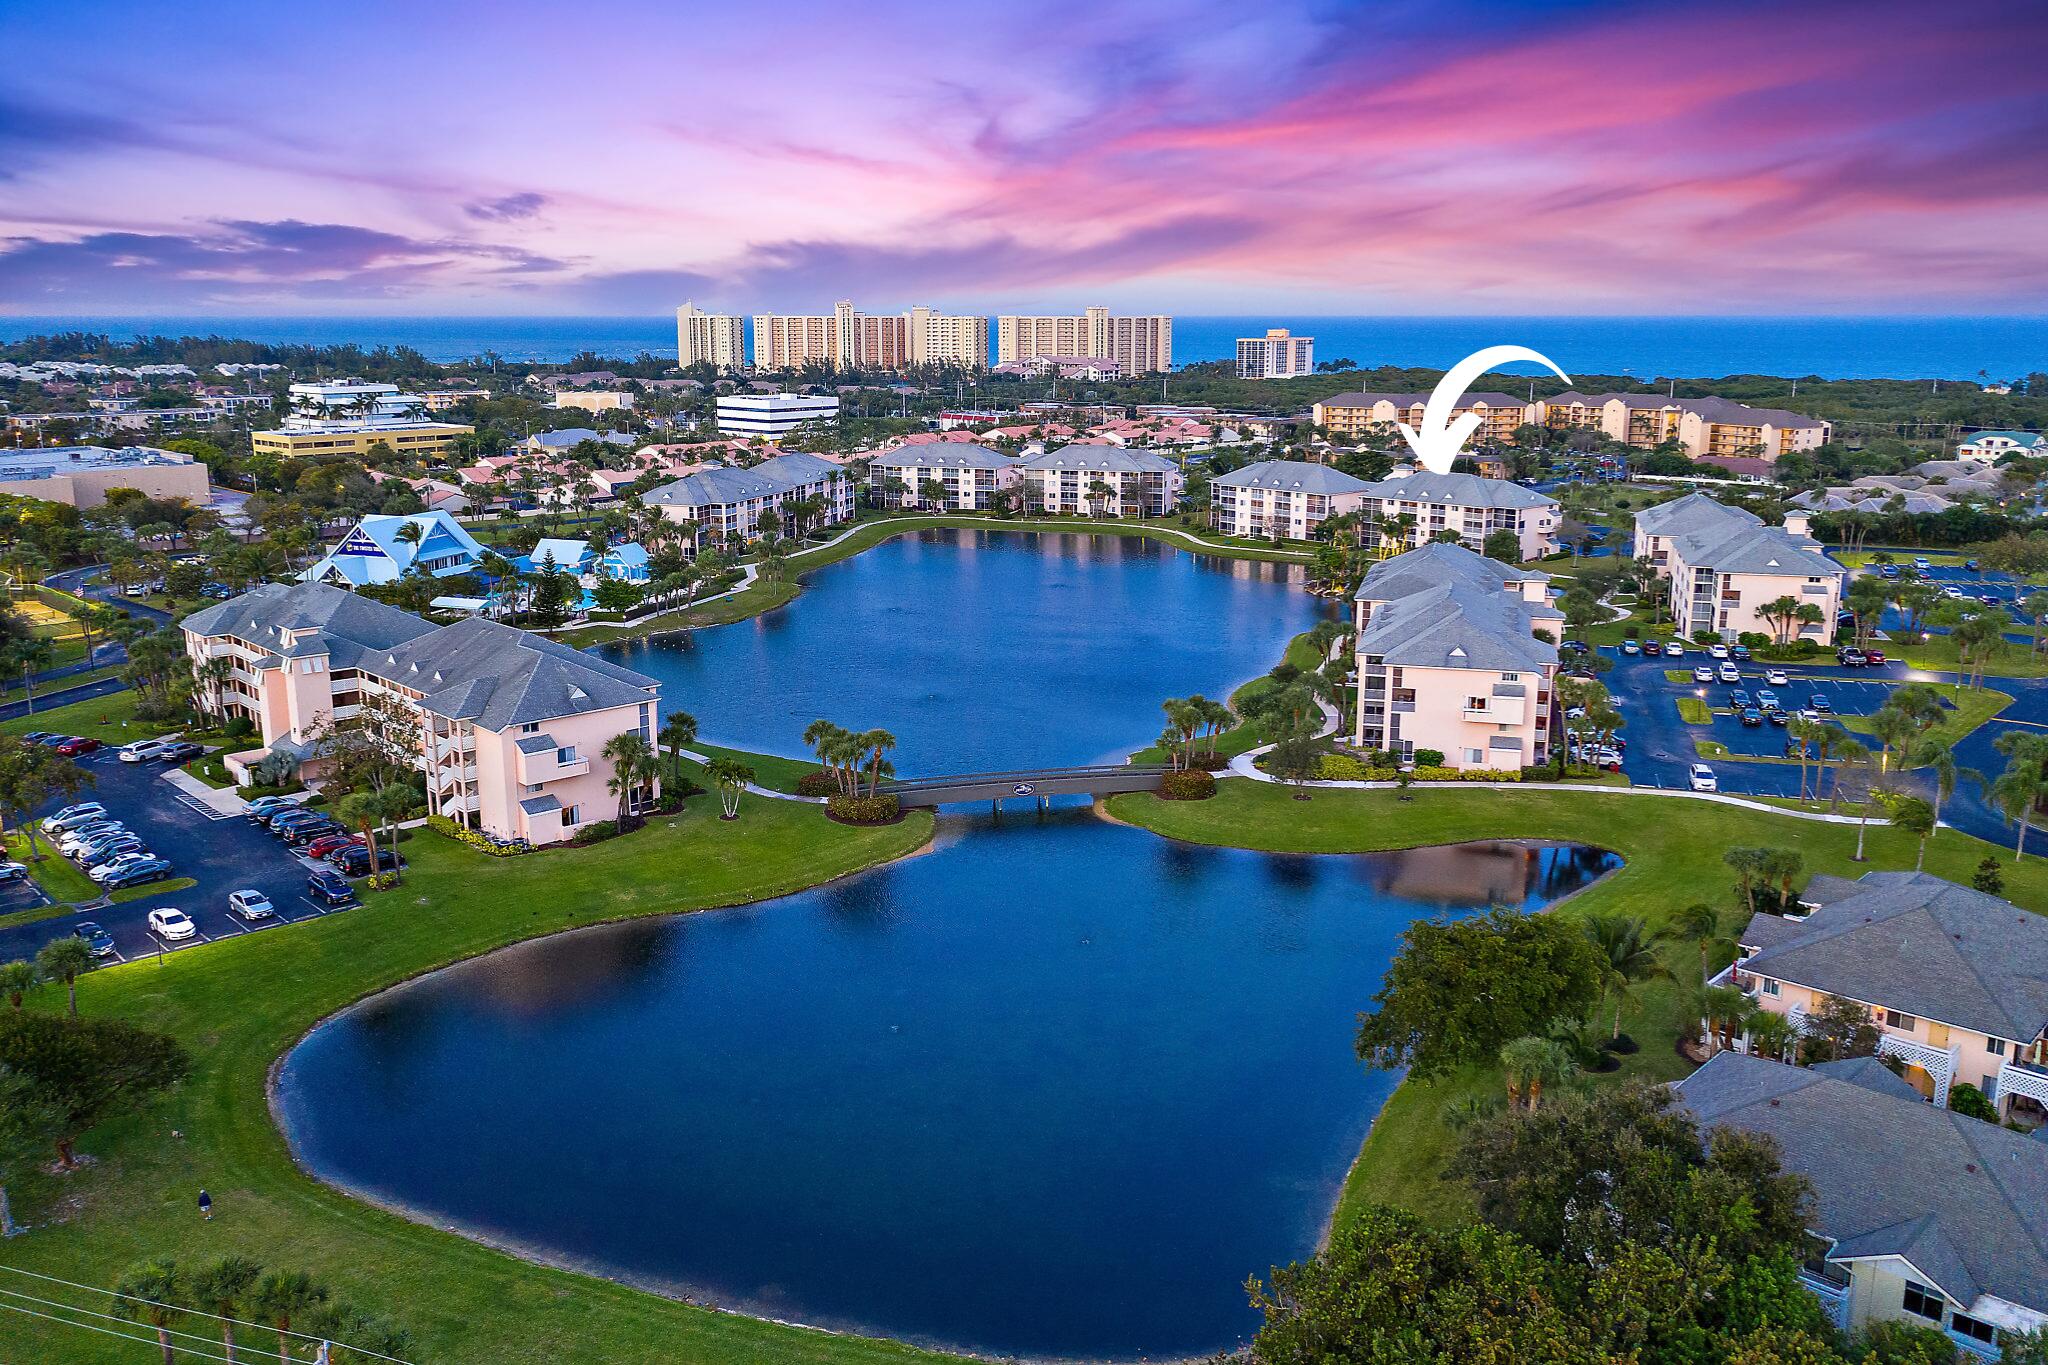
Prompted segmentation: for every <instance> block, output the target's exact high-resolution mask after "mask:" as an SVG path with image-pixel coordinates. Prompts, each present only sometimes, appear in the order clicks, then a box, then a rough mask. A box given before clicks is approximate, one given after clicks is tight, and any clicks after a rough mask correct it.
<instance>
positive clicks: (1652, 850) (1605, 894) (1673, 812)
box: [1109, 778, 2048, 1222]
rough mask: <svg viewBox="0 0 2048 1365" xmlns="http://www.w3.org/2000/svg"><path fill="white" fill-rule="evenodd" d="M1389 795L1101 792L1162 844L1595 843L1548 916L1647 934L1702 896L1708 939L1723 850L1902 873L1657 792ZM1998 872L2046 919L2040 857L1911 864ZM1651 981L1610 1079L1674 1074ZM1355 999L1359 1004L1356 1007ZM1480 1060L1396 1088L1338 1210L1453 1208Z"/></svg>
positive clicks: (1887, 853)
mask: <svg viewBox="0 0 2048 1365" xmlns="http://www.w3.org/2000/svg"><path fill="white" fill-rule="evenodd" d="M1413 798H1414V799H1413V800H1411V801H1407V802H1403V801H1400V800H1399V799H1398V798H1397V796H1396V795H1395V794H1394V793H1392V792H1356V791H1319V792H1316V793H1315V794H1314V797H1313V799H1311V800H1309V801H1295V800H1293V799H1292V798H1291V796H1290V795H1289V794H1288V793H1287V792H1286V791H1285V790H1283V789H1282V788H1280V787H1278V786H1273V785H1268V784H1264V783H1255V782H1250V781H1247V780H1244V779H1242V778H1237V779H1232V780H1229V781H1226V782H1224V783H1222V784H1221V786H1220V788H1219V790H1218V793H1217V795H1216V797H1215V798H1214V799H1213V800H1210V801H1202V802H1192V801H1191V802H1167V801H1161V800H1159V799H1158V798H1157V797H1155V796H1152V795H1150V794H1149V793H1136V794H1132V795H1126V796H1117V797H1112V798H1111V799H1110V801H1109V809H1110V813H1111V814H1113V815H1114V816H1116V818H1118V819H1120V820H1125V821H1128V822H1130V823H1131V824H1135V825H1140V826H1143V827H1145V828H1147V829H1151V830H1153V831H1155V832H1157V833H1160V834H1164V835H1167V836H1169V837H1172V838H1178V839H1186V840H1190V841H1192V842H1195V843H1204V844H1224V845H1231V846H1236V847H1241V848H1259V849H1268V850H1273V851H1277V852H1301V853H1346V852H1362V851H1366V850H1371V849H1386V848H1408V847H1414V846H1416V845H1423V844H1441V843H1456V842H1460V841H1464V840H1474V839H1511V838H1527V839H1558V840H1572V841H1579V842H1586V843H1594V844H1598V845H1600V846H1602V847H1605V848H1609V849H1612V850H1614V851H1615V852H1617V853H1619V854H1621V855H1622V857H1623V858H1625V859H1626V860H1627V866H1626V867H1625V868H1623V869H1622V870H1621V871H1620V872H1617V873H1616V874H1614V875H1613V876H1611V877H1609V878H1607V879H1606V880H1604V881H1602V882H1600V883H1599V884H1598V885H1596V886H1593V887H1591V888H1589V889H1587V890H1586V891H1585V892H1583V893H1582V894H1580V895H1578V896H1575V897H1573V898H1572V899H1570V900H1569V901H1567V902H1565V904H1564V905H1563V906H1562V907H1561V909H1560V913H1564V914H1572V915H1579V914H1591V913H1595V912H1611V913H1621V914H1630V915H1640V916H1642V917H1643V918H1644V919H1645V920H1647V921H1648V922H1649V923H1650V924H1651V925H1652V926H1656V925H1661V924H1663V923H1666V922H1667V921H1668V919H1669V917H1670V916H1671V914H1672V912H1673V911H1675V910H1677V909H1679V908H1681V907H1683V906H1685V905H1687V904H1690V903H1691V902H1693V901H1694V900H1704V901H1707V902H1708V903H1709V904H1712V905H1714V906H1715V907H1716V908H1717V909H1718V910H1719V911H1720V912H1721V928H1722V932H1723V933H1724V934H1726V933H1733V932H1734V931H1735V930H1736V929H1737V928H1739V927H1740V925H1741V924H1742V923H1743V921H1744V919H1745V918H1746V915H1745V912H1744V911H1743V910H1742V909H1741V907H1740V906H1739V905H1738V904H1737V900H1738V897H1737V894H1736V891H1735V887H1734V877H1733V874H1732V873H1730V872H1729V870H1728V869H1727V867H1726V866H1725V865H1723V863H1722V862H1721V853H1722V851H1723V850H1724V849H1727V848H1731V847H1736V846H1745V845H1747V846H1773V847H1781V848H1793V849H1797V850H1798V851H1799V852H1800V853H1801V854H1803V855H1804V856H1805V859H1806V871H1807V872H1809V873H1812V872H1833V873H1837V874H1840V875H1843V876H1849V877H1854V876H1860V875H1861V874H1862V873H1864V872H1867V871H1872V870H1897V869H1903V868H1910V867H1912V865H1913V854H1914V841H1913V840H1912V838H1911V837H1910V836H1907V835H1905V834H1902V833H1899V832H1897V831H1895V830H1892V829H1890V828H1888V827H1886V826H1882V825H1875V824H1873V825H1872V826H1870V828H1869V830H1868V831H1867V838H1868V851H1869V854H1870V860H1869V861H1868V862H1866V863H1863V864H1857V863H1855V862H1853V861H1852V860H1851V858H1852V854H1853V853H1854V851H1855V847H1856V833H1857V831H1856V828H1855V826H1853V825H1830V824H1821V823H1818V822H1815V821H1806V820H1795V819H1791V818H1789V817H1781V816H1775V815H1767V814H1764V813H1762V812H1758V811H1750V810H1744V809H1741V808H1739V807H1733V806H1722V805H1716V804H1712V803H1709V802H1704V801H1702V802H1689V803H1686V804H1685V805H1683V806H1679V805H1678V804H1677V802H1676V801H1675V800H1674V799H1673V798H1666V797H1632V796H1608V795H1598V796H1596V795H1592V794H1590V793H1581V792H1571V791H1558V790H1527V791H1515V792H1468V791H1458V790H1455V789H1451V790H1446V789H1442V788H1435V789H1426V788H1417V789H1415V791H1414V792H1413ZM1987 855H1989V856H1997V857H1999V860H2000V861H2001V862H2002V863H2006V864H2007V866H2006V869H2005V881H2006V894H2007V896H2008V897H2010V898H2011V899H2012V900H2014V901H2015V902H2017V903H2018V904H2020V905H2024V906H2026V907H2028V908H2029V909H2033V910H2037V911H2043V910H2048V861H2042V860H2035V859H2030V860H2028V861H2027V862H2024V863H2018V864H2012V863H2011V862H2010V854H2009V851H2005V850H2000V849H1997V848H1995V847H1993V846H1992V845H1990V844H1986V843H1984V842H1983V841H1981V840H1978V839H1973V838H1970V837H1969V836H1968V835H1964V834H1959V833H1957V832H1956V831H1954V830H1944V831H1942V832H1941V834H1940V835H1939V836H1937V837H1936V838H1934V839H1932V840H1930V841H1929V843H1928V845H1927V870H1928V871H1929V872H1932V873H1935V874H1936V875H1938V876H1943V877H1948V878H1950V879H1952V880H1955V881H1959V882H1962V883H1965V884H1967V883H1968V882H1969V880H1970V874H1971V873H1972V871H1973V870H1974V869H1975V868H1976V866H1977V863H1978V861H1979V860H1980V859H1982V858H1984V857H1986V856H1987ZM1665 959H1666V965H1667V966H1668V967H1669V968H1670V969H1671V971H1672V973H1673V974H1674V975H1675V976H1677V977H1678V978H1680V980H1682V981H1685V982H1693V981H1697V980H1698V979H1699V978H1700V959H1699V953H1698V950H1697V949H1696V947H1695V946H1694V945H1692V944H1689V943H1686V944H1680V943H1673V944H1670V945H1668V946H1667V948H1666V950H1665ZM1685 989H1689V987H1688V988H1681V987H1679V986H1678V985H1675V984H1669V983H1664V984H1659V985H1656V986H1653V987H1651V988H1648V989H1646V990H1644V991H1643V992H1642V1002H1641V1007H1640V1010H1639V1011H1638V1012H1637V1013H1635V1014H1633V1015H1628V1016H1624V1021H1623V1022H1624V1027H1625V1028H1626V1029H1627V1030H1628V1031H1629V1032H1630V1033H1631V1034H1632V1035H1633V1036H1634V1037H1635V1038H1636V1039H1637V1040H1638V1041H1639V1042H1640V1043H1641V1044H1642V1050H1641V1051H1640V1052H1637V1053H1636V1054H1635V1055H1633V1056H1631V1057H1628V1058H1625V1059H1624V1063H1623V1067H1622V1069H1621V1070H1620V1071H1618V1072H1614V1073H1610V1075H1612V1076H1617V1077H1619V1076H1648V1077H1655V1078H1659V1079H1671V1078H1674V1077H1676V1076H1679V1075H1682V1074H1684V1072H1685V1071H1686V1069H1687V1067H1686V1064H1685V1062H1684V1061H1683V1060H1682V1059H1681V1058H1680V1057H1679V1056H1678V1055H1677V1053H1676V1052H1675V1051H1674V1044H1675V1041H1676V1038H1677V1035H1678V1030H1679V1028H1680V1027H1681V1021H1682V1018H1683V1015H1684V1012H1685V1009H1684V1005H1683V1003H1682V1001H1683V991H1684V990H1685ZM1366 1003H1367V1001H1366V1000H1365V999H1364V998H1363V997H1361V999H1360V1001H1359V1004H1360V1005H1361V1006H1363V1005H1365V1004H1366ZM1498 1084H1499V1076H1498V1073H1497V1072H1496V1071H1495V1069H1494V1068H1492V1067H1479V1066H1475V1067H1473V1068H1471V1069H1470V1070H1468V1071H1467V1072H1465V1073H1463V1074H1461V1075H1458V1076H1455V1077H1450V1078H1446V1079H1443V1080H1438V1081H1433V1082H1431V1083H1428V1084H1422V1083H1418V1082H1408V1083H1405V1084H1403V1085H1402V1086H1401V1087H1400V1088H1399V1089H1398V1090H1397V1091H1396V1092H1395V1093H1394V1096H1393V1098H1392V1099H1391V1100H1389V1101H1388V1103H1387V1106H1386V1108H1385V1109H1384V1110H1383V1111H1382V1112H1381V1114H1380V1116H1379V1117H1378V1119H1376V1120H1375V1121H1374V1123H1373V1126H1372V1131H1371V1133H1370V1135H1369V1136H1368V1137H1367V1139H1366V1142H1365V1146H1364V1148H1363V1150H1362V1151H1361V1152H1360V1153H1359V1159H1358V1163H1357V1165H1356V1166H1355V1167H1354V1168H1353V1170H1352V1172H1351V1176H1350V1179H1349V1180H1348V1181H1347V1183H1346V1186H1345V1193H1344V1200H1343V1204H1342V1206H1341V1207H1340V1210H1339V1216H1340V1217H1341V1216H1345V1214H1346V1213H1347V1211H1355V1210H1356V1209H1357V1207H1358V1206H1359V1205H1360V1204H1361V1203H1364V1202H1368V1201H1377V1202H1383V1203H1391V1204H1398V1205H1402V1206H1404V1207H1407V1208H1411V1209H1414V1210H1416V1211H1417V1212H1419V1213H1421V1214H1423V1215H1424V1216H1425V1217H1428V1218H1431V1219H1435V1220H1438V1221H1445V1222H1448V1221H1452V1220H1454V1219H1456V1218H1458V1217H1460V1216H1462V1215H1463V1214H1464V1213H1466V1212H1467V1211H1468V1210H1469V1206H1468V1204H1467V1202H1466V1196H1464V1195H1463V1194H1462V1193H1460V1192H1459V1190H1458V1187H1456V1186H1454V1185H1449V1184H1446V1183H1444V1182H1443V1180H1442V1179H1441V1177H1442V1175H1443V1172H1444V1169H1445V1164H1446V1162H1447V1160H1448V1158H1449V1156H1450V1153H1451V1151H1452V1149H1453V1146H1454V1138H1453V1135H1452V1134H1451V1133H1450V1131H1449V1130H1448V1129H1446V1128H1445V1127H1444V1126H1443V1124H1442V1122H1441V1114H1442V1110H1443V1106H1444V1105H1445V1103H1446V1102H1448V1101H1449V1100H1451V1099H1454V1098H1456V1097H1458V1096H1460V1095H1463V1094H1470V1093H1478V1092H1481V1091H1485V1090H1490V1089H1492V1088H1494V1087H1497V1086H1498Z"/></svg>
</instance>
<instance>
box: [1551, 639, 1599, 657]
mask: <svg viewBox="0 0 2048 1365" xmlns="http://www.w3.org/2000/svg"><path fill="white" fill-rule="evenodd" d="M1558 648H1559V649H1561V650H1563V651H1564V652H1565V653H1567V654H1584V653H1585V652H1586V651H1588V650H1590V649H1591V648H1592V646H1591V645H1589V644H1587V643H1586V642H1585V641H1584V640H1566V641H1565V642H1564V643H1563V644H1561V645H1559V646H1558Z"/></svg>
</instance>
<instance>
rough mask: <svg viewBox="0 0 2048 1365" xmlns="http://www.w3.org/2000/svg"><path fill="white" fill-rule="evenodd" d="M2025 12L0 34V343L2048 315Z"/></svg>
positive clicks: (201, 21) (327, 9) (1039, 11)
mask: <svg viewBox="0 0 2048 1365" xmlns="http://www.w3.org/2000/svg"><path fill="white" fill-rule="evenodd" d="M2043 24H2044V3H2043V0H2032V3H1978V2H1977V0H1957V2H1956V3H1943V4H1929V3H1926V2H1925V0H1914V2H1913V3H1885V2H1883V0H1879V2H1877V3H1867V2H1866V3H1854V4H1832V3H1820V4H1801V5H1785V4H1772V5H1761V4H1759V5H1746V4H1713V3H1698V2H1697V0H1694V3H1682V4H1676V3H1675V4H1602V5H1595V4H1571V3H1536V4H1517V5H1507V4H1494V5H1469V4H1448V3H1419V2H1417V3H1386V4H1373V5H1346V4H1329V3H1300V2H1298V0H1261V2H1260V3H1257V4H1244V3H1241V2H1240V3H1230V4H1202V3H1191V2H1187V0H1119V2H1118V3H1114V4H1108V5H1105V4H1102V3H1099V0H1093V2H1091V3H1074V4H1065V3H1050V4H1049V3H1032V2H1031V0H1021V2H1020V3H1012V4H1004V5H980V4H973V3H969V4H966V5H961V4H957V3H954V4H938V3H930V2H929V0H909V2H904V3H897V2H895V0H883V2H882V3H867V4H857V5H855V4H845V3H837V4H817V5H812V4H780V5H749V6H715V7H712V6H703V5H693V4H688V3H677V2H676V0H665V2H664V3H659V4H655V3H648V4H630V5H628V4H621V5H596V6H564V5H561V4H549V5H526V4H517V3H501V4H493V5H489V6H474V7H472V6H467V5H463V4H446V5H435V6H424V5H420V6H414V5H403V4H377V3H369V4H348V5H330V6H309V5H303V4H291V3H285V4H279V3H275V0H272V2H271V3H265V4H246V3H239V0H229V2H224V3H214V4H209V5H206V6H201V7H193V6H181V5H163V4H147V5H144V4H121V3H95V4H73V5H49V4H26V3H20V4H9V5H6V6H4V7H0V52H4V53H5V54H6V57H5V69H6V78H5V80H4V81H0V312H6V313H17V314H19V313H94V312H100V313H139V312H157V313H193V312H248V313H278V312H336V313H345V312H370V313H437V312H445V313H642V314H653V313H660V312H663V311H666V310H668V309H670V308H673V307H674V306H675V305H676V304H677V303H679V302H681V301H682V300H683V299H684V298H685V297H690V298H694V299H695V300H696V301H697V302H698V303H699V304H700V305H701V306H706V307H714V308H718V309H722V310H729V311H735V312H743V313H744V312H752V311H755V310H766V309H777V310H804V311H818V310H823V309H826V308H829V306H830V304H831V302H832V300H833V299H835V298H840V297H851V298H853V299H855V300H856V301H857V302H858V303H859V304H860V305H861V306H863V307H865V308H869V309H872V310H876V311H880V310H885V309H886V310H893V309H899V308H902V307H904V306H907V305H909V304H911V303H932V304H937V305H940V306H944V307H954V308H959V309H962V310H966V311H989V312H994V311H1002V310H1012V309H1030V308H1040V307H1044V308H1058V309H1061V310H1068V311H1071V310H1078V309H1079V308H1080V307H1081V306H1082V305H1083V304H1086V303H1107V304H1110V305H1112V306H1114V307H1117V308H1119V309H1141V308H1142V309H1165V310H1172V311H1180V312H1184V313H1205V312H1206V313H1227V312H1238V311H1258V310H1263V309H1276V310H1279V309H1284V310H1290V311H1293V312H1296V313H1323V314H1328V313H1656V312H1684V313H1748V312H1758V313H1781V314H1782V313H1797V312H1825V313H1900V312H1930V313H1973V312H1989V313H2040V312H2048V78H2044V73H2043V70H2042V64H2041V50H2042V47H2041V34H2042V31H2043Z"/></svg>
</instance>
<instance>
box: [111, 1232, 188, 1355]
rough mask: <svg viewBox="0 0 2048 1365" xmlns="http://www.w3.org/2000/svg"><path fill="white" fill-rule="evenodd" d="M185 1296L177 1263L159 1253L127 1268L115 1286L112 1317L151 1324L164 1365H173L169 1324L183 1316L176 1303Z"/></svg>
mask: <svg viewBox="0 0 2048 1365" xmlns="http://www.w3.org/2000/svg"><path fill="white" fill-rule="evenodd" d="M184 1297H185V1282H184V1280H183V1279H182V1278H181V1277H180V1276H179V1274H178V1266H177V1262H175V1261H173V1260H171V1259H170V1258H169V1257H165V1256H159V1257H157V1258H156V1259H155V1260H151V1261H144V1262H143V1263H142V1264H141V1265H138V1266H132V1267H130V1268H129V1271H128V1273H127V1274H126V1275H123V1276H122V1277H121V1282H120V1283H119V1284H117V1285H115V1286H114V1316H115V1317H117V1318H125V1319H126V1320H127V1321H129V1322H143V1323H148V1324H149V1325H150V1326H151V1327H154V1328H155V1329H156V1344H157V1346H158V1347H159V1348H160V1349H161V1350H162V1351H163V1353H164V1365H172V1361H173V1360H174V1359H175V1357H174V1356H173V1355H172V1354H171V1324H172V1323H174V1322H176V1321H177V1320H178V1319H179V1318H182V1317H184V1316H185V1310H184V1308H182V1307H180V1306H179V1305H180V1301H181V1300H182V1299H183V1298H184Z"/></svg>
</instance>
